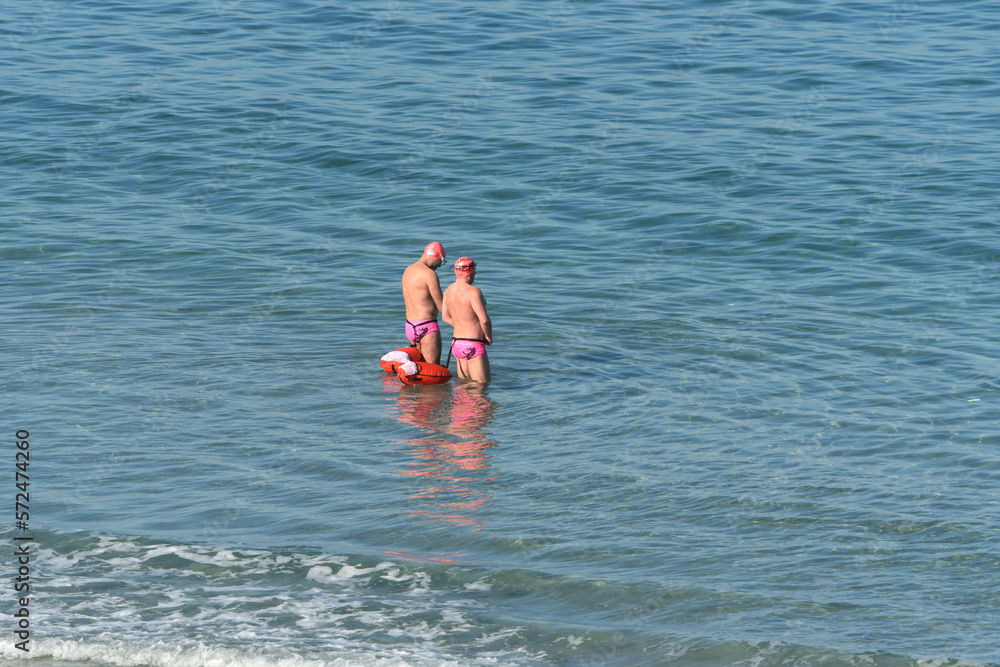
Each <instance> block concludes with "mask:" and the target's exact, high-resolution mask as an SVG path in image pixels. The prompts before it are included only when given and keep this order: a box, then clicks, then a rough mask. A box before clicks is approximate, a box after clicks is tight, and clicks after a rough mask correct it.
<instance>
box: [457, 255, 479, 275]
mask: <svg viewBox="0 0 1000 667" xmlns="http://www.w3.org/2000/svg"><path fill="white" fill-rule="evenodd" d="M475 272H476V263H475V262H473V261H472V258H471V257H459V258H458V259H456V260H455V273H463V274H469V273H475Z"/></svg>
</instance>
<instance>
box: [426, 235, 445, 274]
mask: <svg viewBox="0 0 1000 667" xmlns="http://www.w3.org/2000/svg"><path fill="white" fill-rule="evenodd" d="M444 257H445V254H444V246H443V245H441V244H440V243H438V242H437V241H431V242H430V243H428V244H427V247H426V248H424V263H425V264H427V266H429V267H431V268H432V269H436V268H438V267H439V266H441V265H442V264H444Z"/></svg>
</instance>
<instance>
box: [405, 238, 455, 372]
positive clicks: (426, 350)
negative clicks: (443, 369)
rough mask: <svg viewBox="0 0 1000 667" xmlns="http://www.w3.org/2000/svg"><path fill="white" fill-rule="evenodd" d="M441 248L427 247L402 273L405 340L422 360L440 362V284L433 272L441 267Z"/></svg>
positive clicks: (439, 245)
mask: <svg viewBox="0 0 1000 667" xmlns="http://www.w3.org/2000/svg"><path fill="white" fill-rule="evenodd" d="M444 261H445V253H444V247H443V246H442V245H441V244H440V243H438V242H437V241H433V242H431V243H428V244H427V247H426V248H424V254H423V255H421V256H420V259H418V260H417V261H416V262H414V263H413V264H410V265H409V266H408V267H406V270H405V271H403V301H404V303H405V304H406V327H405V331H406V338H407V339H408V340H409V341H410V343H412V344H413V345H414V346H415V347H416V348H417V349H418V350H420V354H421V355H423V357H424V361H429V362H431V363H432V364H440V363H441V330H440V329H439V328H438V323H437V316H438V312H440V311H441V308H443V307H444V296H443V295H442V294H441V282H440V281H439V280H438V276H437V273H435V272H436V271H437V270H438V269H439V268H440V267H441V266H443V265H444Z"/></svg>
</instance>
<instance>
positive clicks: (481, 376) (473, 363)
mask: <svg viewBox="0 0 1000 667" xmlns="http://www.w3.org/2000/svg"><path fill="white" fill-rule="evenodd" d="M463 364H464V368H463ZM458 371H459V372H458V377H460V378H468V379H469V380H472V381H474V382H489V381H490V358H489V357H488V356H486V355H485V354H482V355H480V356H478V357H476V358H475V359H468V360H466V359H459V360H458Z"/></svg>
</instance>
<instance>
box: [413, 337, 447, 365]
mask: <svg viewBox="0 0 1000 667" xmlns="http://www.w3.org/2000/svg"><path fill="white" fill-rule="evenodd" d="M417 349H418V350H420V354H421V355H423V357H424V361H427V362H429V363H432V364H439V365H440V364H441V333H440V332H439V331H431V332H429V333H427V334H424V337H423V338H421V339H420V342H419V343H417Z"/></svg>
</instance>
